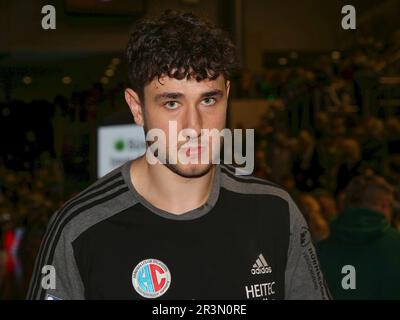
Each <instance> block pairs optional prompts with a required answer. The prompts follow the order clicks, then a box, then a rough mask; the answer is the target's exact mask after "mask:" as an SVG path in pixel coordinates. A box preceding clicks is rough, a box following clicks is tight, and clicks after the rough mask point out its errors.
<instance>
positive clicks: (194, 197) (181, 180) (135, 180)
mask: <svg viewBox="0 0 400 320" xmlns="http://www.w3.org/2000/svg"><path fill="white" fill-rule="evenodd" d="M130 173H131V181H132V184H133V186H134V187H135V189H136V191H137V192H138V193H139V194H140V195H141V196H142V197H143V198H145V199H146V200H147V201H148V202H150V203H151V204H152V205H153V206H155V207H156V208H159V209H162V210H164V211H167V212H170V213H172V214H176V215H180V214H183V213H185V212H188V211H191V210H193V209H196V208H199V207H200V206H201V205H203V204H204V203H205V202H207V199H208V197H209V195H210V192H211V189H212V185H213V180H214V175H215V166H213V168H212V169H211V170H210V171H209V172H208V173H206V174H205V175H204V176H201V177H196V178H185V177H182V176H180V175H178V174H176V173H174V172H172V171H171V170H170V169H168V168H167V167H166V166H165V165H163V164H156V165H151V164H149V163H148V162H147V161H146V157H145V156H142V157H140V158H138V159H136V160H134V161H132V164H131V168H130Z"/></svg>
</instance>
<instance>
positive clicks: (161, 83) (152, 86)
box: [145, 74, 225, 93]
mask: <svg viewBox="0 0 400 320" xmlns="http://www.w3.org/2000/svg"><path fill="white" fill-rule="evenodd" d="M224 88H225V78H224V76H223V75H222V74H221V75H219V76H218V77H217V78H216V79H214V80H210V79H204V80H200V81H197V80H196V79H194V78H189V79H186V78H184V79H181V80H179V79H175V78H171V77H168V76H163V77H160V78H159V79H157V78H156V79H153V81H151V82H150V83H149V84H148V85H147V86H146V87H145V90H146V89H147V90H149V91H151V92H157V93H158V92H161V91H165V90H166V89H168V90H179V91H186V90H189V91H190V92H193V93H194V92H196V91H199V92H202V91H204V90H210V89H224Z"/></svg>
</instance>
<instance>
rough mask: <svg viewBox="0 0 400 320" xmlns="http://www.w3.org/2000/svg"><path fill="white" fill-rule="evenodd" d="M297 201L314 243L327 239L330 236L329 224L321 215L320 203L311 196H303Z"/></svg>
mask: <svg viewBox="0 0 400 320" xmlns="http://www.w3.org/2000/svg"><path fill="white" fill-rule="evenodd" d="M297 200H298V204H299V208H300V211H301V212H302V213H303V215H304V218H305V219H306V221H307V225H308V227H309V229H310V233H311V239H312V241H313V242H314V243H317V242H319V241H321V240H323V239H326V238H327V237H328V236H329V224H328V221H326V220H325V218H324V216H323V215H322V213H321V206H320V205H319V203H318V201H317V200H316V199H315V198H314V197H313V196H311V195H309V194H302V195H300V196H299V197H298V199H297Z"/></svg>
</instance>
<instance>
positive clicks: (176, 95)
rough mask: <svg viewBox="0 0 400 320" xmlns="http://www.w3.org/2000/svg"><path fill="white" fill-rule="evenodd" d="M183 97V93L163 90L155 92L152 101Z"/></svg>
mask: <svg viewBox="0 0 400 320" xmlns="http://www.w3.org/2000/svg"><path fill="white" fill-rule="evenodd" d="M182 97H183V93H180V92H163V93H159V94H156V95H155V97H154V101H155V102H157V101H159V100H161V99H179V98H182Z"/></svg>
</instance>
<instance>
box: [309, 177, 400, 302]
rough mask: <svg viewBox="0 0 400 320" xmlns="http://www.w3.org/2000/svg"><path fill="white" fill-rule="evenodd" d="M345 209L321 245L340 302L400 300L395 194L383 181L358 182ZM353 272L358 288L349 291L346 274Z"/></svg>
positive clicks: (324, 267) (399, 243) (347, 193)
mask: <svg viewBox="0 0 400 320" xmlns="http://www.w3.org/2000/svg"><path fill="white" fill-rule="evenodd" d="M344 197H345V198H344V205H345V209H344V211H343V212H341V213H340V214H339V216H338V217H337V219H336V220H335V221H334V222H333V223H332V224H331V234H330V236H329V238H328V239H326V240H323V241H321V242H319V243H318V244H317V252H318V255H319V257H320V259H321V264H322V270H323V272H324V275H325V276H326V279H327V282H328V285H329V288H330V290H331V292H332V295H333V297H334V298H335V299H400V273H399V270H400V233H399V232H398V231H397V230H395V229H394V228H393V227H391V221H392V218H393V209H392V206H393V204H394V190H393V187H392V186H391V185H390V184H389V183H387V182H386V180H385V179H384V178H383V177H380V176H376V175H373V174H369V175H367V174H366V175H361V176H358V177H355V178H354V179H353V180H352V181H351V182H350V183H349V185H348V186H347V188H346V189H345V193H344ZM346 265H351V266H353V267H354V268H355V269H354V270H355V272H356V275H355V278H354V279H355V280H354V281H355V288H354V289H347V290H346V289H344V287H343V285H342V283H343V282H342V280H343V278H344V277H345V274H343V273H342V272H341V271H342V268H343V267H344V266H346Z"/></svg>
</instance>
